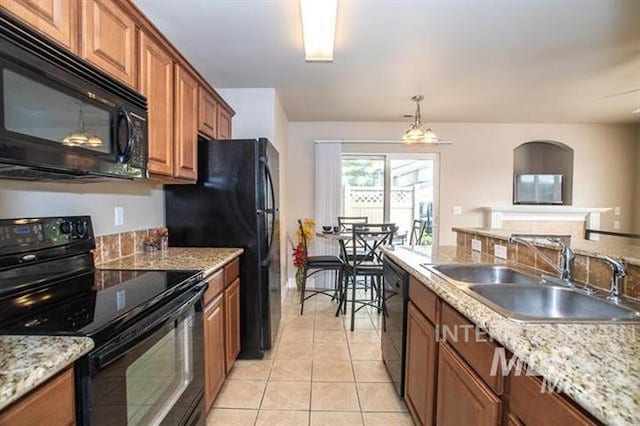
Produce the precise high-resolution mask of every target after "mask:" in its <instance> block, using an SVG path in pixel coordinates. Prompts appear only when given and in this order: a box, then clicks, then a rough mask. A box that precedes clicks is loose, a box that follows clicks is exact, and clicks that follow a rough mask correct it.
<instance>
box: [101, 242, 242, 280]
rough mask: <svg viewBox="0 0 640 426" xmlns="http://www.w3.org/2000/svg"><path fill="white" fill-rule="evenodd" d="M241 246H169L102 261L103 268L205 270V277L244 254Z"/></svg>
mask: <svg viewBox="0 0 640 426" xmlns="http://www.w3.org/2000/svg"><path fill="white" fill-rule="evenodd" d="M242 252H243V250H242V249H239V248H211V247H169V248H168V249H167V250H163V251H155V252H151V253H136V254H134V255H131V256H126V257H121V258H120V259H117V260H114V261H111V262H106V263H101V264H99V265H97V267H98V268H101V269H142V270H145V269H148V270H177V271H180V270H184V271H203V272H204V275H205V277H206V276H207V275H209V274H211V273H213V272H215V271H217V270H218V269H220V268H222V267H223V266H224V265H226V264H227V263H229V262H231V261H232V260H233V259H235V258H236V257H238V256H240V255H241V254H242Z"/></svg>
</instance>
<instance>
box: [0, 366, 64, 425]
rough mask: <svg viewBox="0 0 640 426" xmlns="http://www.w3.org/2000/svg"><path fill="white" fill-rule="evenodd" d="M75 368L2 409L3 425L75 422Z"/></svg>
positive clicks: (0, 421) (0, 423)
mask: <svg viewBox="0 0 640 426" xmlns="http://www.w3.org/2000/svg"><path fill="white" fill-rule="evenodd" d="M74 407H75V398H74V385H73V369H72V368H69V369H68V370H66V371H63V372H62V373H60V374H59V375H58V376H56V377H54V378H53V379H51V380H50V381H48V382H47V383H45V384H43V385H42V386H40V387H39V388H37V389H36V390H34V391H33V392H32V393H30V394H29V395H27V396H25V397H24V398H22V399H21V400H19V401H18V402H16V403H15V404H13V405H11V406H9V407H8V408H7V409H5V410H4V411H2V413H0V425H11V426H33V425H65V426H66V425H74V424H75V417H76V412H75V408H74Z"/></svg>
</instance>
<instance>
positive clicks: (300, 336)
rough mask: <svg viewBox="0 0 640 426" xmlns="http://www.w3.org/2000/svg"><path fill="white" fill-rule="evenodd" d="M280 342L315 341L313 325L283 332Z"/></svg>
mask: <svg viewBox="0 0 640 426" xmlns="http://www.w3.org/2000/svg"><path fill="white" fill-rule="evenodd" d="M280 342H313V327H310V328H308V329H302V328H301V329H297V328H293V329H289V328H287V329H286V330H285V331H284V332H283V333H282V338H281V339H280Z"/></svg>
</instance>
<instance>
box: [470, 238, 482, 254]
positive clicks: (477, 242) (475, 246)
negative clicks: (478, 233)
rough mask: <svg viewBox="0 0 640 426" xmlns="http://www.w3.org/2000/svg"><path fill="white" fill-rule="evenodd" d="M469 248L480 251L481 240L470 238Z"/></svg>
mask: <svg viewBox="0 0 640 426" xmlns="http://www.w3.org/2000/svg"><path fill="white" fill-rule="evenodd" d="M471 250H473V251H482V241H480V240H476V239H472V240H471Z"/></svg>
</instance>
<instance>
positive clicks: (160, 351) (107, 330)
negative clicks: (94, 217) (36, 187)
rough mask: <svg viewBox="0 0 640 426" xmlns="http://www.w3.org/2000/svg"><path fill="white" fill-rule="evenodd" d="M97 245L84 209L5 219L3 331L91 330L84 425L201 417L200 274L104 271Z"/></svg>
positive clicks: (80, 367) (1, 225)
mask: <svg viewBox="0 0 640 426" xmlns="http://www.w3.org/2000/svg"><path fill="white" fill-rule="evenodd" d="M94 248H95V240H94V235H93V229H92V224H91V219H90V217H88V216H76V217H55V218H33V219H13V220H0V333H2V334H37V335H70V336H86V337H90V338H91V339H93V341H94V343H95V347H94V349H93V350H92V351H91V352H89V354H87V355H86V356H85V357H83V358H81V359H80V360H79V361H78V362H77V363H76V365H75V367H74V368H75V373H76V374H75V377H76V407H77V421H78V423H79V424H83V425H101V424H110V425H119V424H122V425H128V424H145V425H146V424H158V425H159V424H167V425H169V424H170V425H183V424H184V425H187V424H188V425H191V424H203V422H204V410H203V393H204V365H203V351H204V347H203V324H202V301H201V298H202V294H203V293H204V291H205V290H206V284H205V283H204V282H203V281H202V274H201V273H199V272H197V271H191V272H190V271H132V270H99V269H95V268H94V266H93V257H92V254H91V250H92V249H94ZM159 372H160V373H159ZM158 377H161V379H159V378H158ZM141 395H142V396H141Z"/></svg>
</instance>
